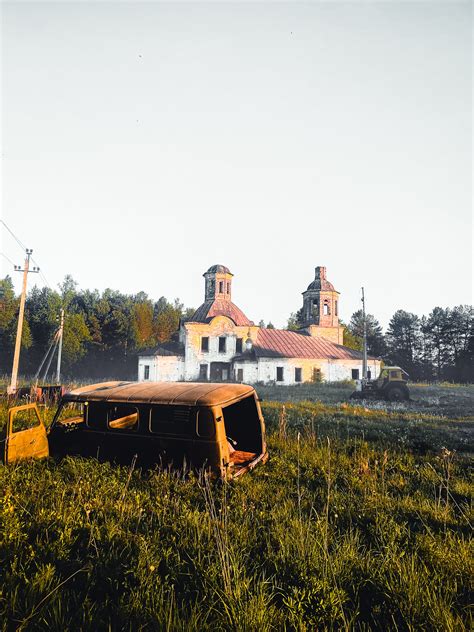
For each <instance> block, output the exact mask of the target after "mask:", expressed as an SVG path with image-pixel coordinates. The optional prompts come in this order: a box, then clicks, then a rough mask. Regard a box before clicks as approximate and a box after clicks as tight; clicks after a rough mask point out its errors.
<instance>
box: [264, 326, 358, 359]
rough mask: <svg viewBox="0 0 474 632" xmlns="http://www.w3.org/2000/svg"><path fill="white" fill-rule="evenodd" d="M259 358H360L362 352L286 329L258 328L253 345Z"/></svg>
mask: <svg viewBox="0 0 474 632" xmlns="http://www.w3.org/2000/svg"><path fill="white" fill-rule="evenodd" d="M253 349H254V352H255V355H256V356H257V357H261V358H328V359H330V360H360V359H362V353H361V352H360V351H356V350H355V349H349V347H344V346H343V345H338V344H336V343H335V342H331V341H330V340H326V338H319V337H318V338H314V337H312V336H308V335H306V334H300V333H298V332H296V331H287V330H286V329H260V330H259V332H258V336H257V340H256V342H255V344H254V346H253Z"/></svg>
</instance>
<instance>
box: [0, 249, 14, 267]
mask: <svg viewBox="0 0 474 632" xmlns="http://www.w3.org/2000/svg"><path fill="white" fill-rule="evenodd" d="M0 255H2V257H5V259H6V260H7V261H9V262H10V263H11V264H12V266H14V265H15V264H14V263H13V261H12V260H11V259H10V258H9V257H7V255H6V254H5V253H4V252H0Z"/></svg>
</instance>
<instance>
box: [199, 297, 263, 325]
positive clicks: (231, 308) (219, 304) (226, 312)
mask: <svg viewBox="0 0 474 632" xmlns="http://www.w3.org/2000/svg"><path fill="white" fill-rule="evenodd" d="M216 316H227V318H230V319H231V320H232V321H233V322H234V324H235V325H237V326H239V327H242V326H245V327H247V326H250V325H253V322H252V321H251V320H249V319H248V318H247V316H246V315H245V314H244V313H243V311H242V310H241V309H239V308H238V307H237V305H234V303H232V301H227V300H219V299H215V300H213V301H205V302H204V303H203V304H202V305H201V306H200V307H198V308H197V310H196V311H195V312H194V314H193V315H192V316H191V318H190V322H193V323H210V322H211V320H212V319H213V318H215V317H216Z"/></svg>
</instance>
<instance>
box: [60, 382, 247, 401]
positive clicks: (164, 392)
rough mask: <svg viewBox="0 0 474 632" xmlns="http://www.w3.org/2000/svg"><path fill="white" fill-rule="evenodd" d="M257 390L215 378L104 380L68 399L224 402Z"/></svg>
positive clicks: (77, 390)
mask: <svg viewBox="0 0 474 632" xmlns="http://www.w3.org/2000/svg"><path fill="white" fill-rule="evenodd" d="M252 393H254V389H253V387H252V386H248V385H247V384H226V383H222V384H218V383H213V382H205V383H203V382H102V383H100V384H90V385H89V386H83V387H82V388H77V389H74V390H73V391H71V392H70V393H67V394H66V395H65V396H64V397H63V400H64V401H80V402H83V401H114V402H115V401H116V402H136V403H146V404H181V405H186V406H220V405H223V404H227V403H229V402H231V401H233V400H236V399H240V398H241V397H244V396H246V395H251V394H252Z"/></svg>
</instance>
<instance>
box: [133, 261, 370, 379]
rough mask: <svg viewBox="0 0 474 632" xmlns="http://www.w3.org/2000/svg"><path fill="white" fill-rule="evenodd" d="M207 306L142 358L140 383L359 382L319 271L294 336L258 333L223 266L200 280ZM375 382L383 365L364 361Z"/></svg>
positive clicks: (332, 294) (330, 291) (355, 359)
mask: <svg viewBox="0 0 474 632" xmlns="http://www.w3.org/2000/svg"><path fill="white" fill-rule="evenodd" d="M203 276H204V279H205V289H204V302H203V304H202V305H201V306H200V307H199V308H198V309H197V310H196V311H195V313H194V314H193V316H192V317H191V318H190V319H189V320H186V321H183V322H181V324H180V327H179V331H178V332H176V335H175V336H174V340H172V341H171V342H167V343H163V344H161V345H159V346H158V347H156V348H155V349H152V350H147V351H144V352H142V353H141V354H140V355H139V359H138V379H139V381H148V380H150V381H158V382H160V381H210V382H226V381H229V382H245V383H248V384H256V383H265V384H267V383H275V384H298V383H301V382H312V381H326V382H333V381H338V380H347V379H357V378H359V377H361V375H362V353H361V352H359V351H355V350H354V349H349V348H348V347H345V346H344V345H343V344H342V342H343V327H342V326H341V325H340V323H339V292H337V291H336V290H335V289H334V286H333V285H332V284H331V283H330V282H329V281H328V280H327V278H326V268H324V267H321V266H318V267H317V268H316V270H315V278H314V281H312V282H311V283H310V284H309V286H308V288H307V289H306V291H305V292H303V308H302V323H301V328H300V329H299V330H298V331H288V330H286V329H265V328H262V327H259V326H257V325H255V324H254V323H253V322H252V321H251V320H249V319H248V318H247V316H246V315H245V314H244V313H243V312H242V310H240V309H239V308H238V307H237V305H235V304H234V303H233V302H232V278H233V275H232V273H231V272H230V270H229V269H228V268H226V267H225V266H223V265H214V266H211V267H210V268H209V270H207V271H206V272H205V273H204V275H203ZM368 367H369V371H370V372H371V373H372V375H378V374H379V372H380V360H378V359H376V358H369V363H368Z"/></svg>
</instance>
